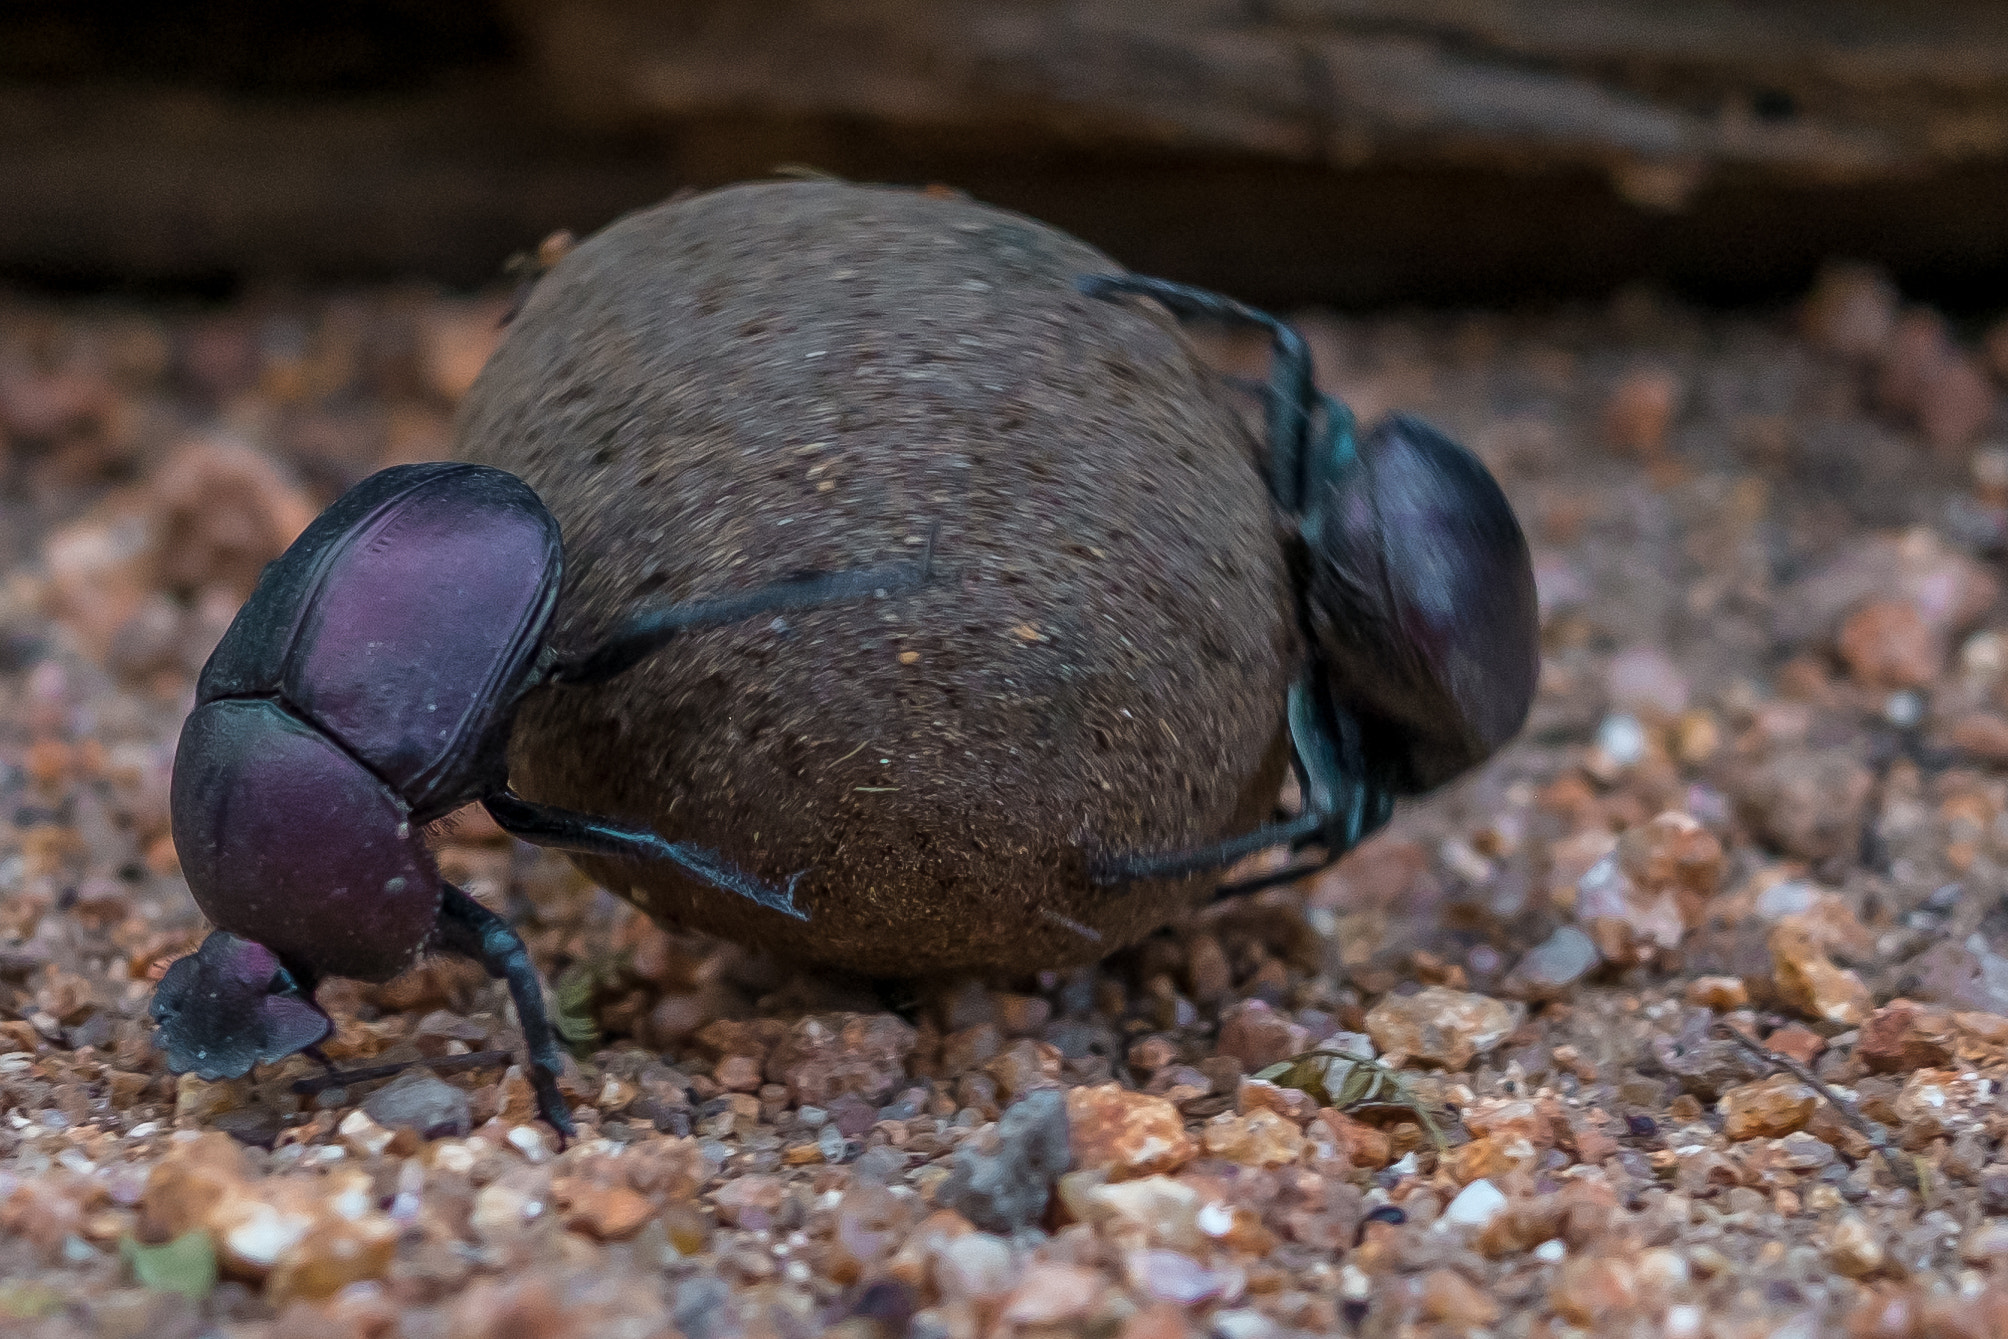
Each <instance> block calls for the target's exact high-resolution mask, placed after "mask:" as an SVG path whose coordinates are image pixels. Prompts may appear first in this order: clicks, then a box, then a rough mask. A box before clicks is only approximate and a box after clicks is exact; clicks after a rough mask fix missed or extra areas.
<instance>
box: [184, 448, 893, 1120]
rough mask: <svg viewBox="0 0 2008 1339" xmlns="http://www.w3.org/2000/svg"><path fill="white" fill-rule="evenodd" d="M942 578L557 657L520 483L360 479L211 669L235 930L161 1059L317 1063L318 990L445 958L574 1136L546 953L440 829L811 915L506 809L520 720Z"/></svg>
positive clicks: (647, 616)
mask: <svg viewBox="0 0 2008 1339" xmlns="http://www.w3.org/2000/svg"><path fill="white" fill-rule="evenodd" d="M929 561H930V560H929V559H928V558H923V559H922V560H921V562H919V563H917V564H900V565H898V566H896V567H889V568H883V569H880V568H868V569H854V570H851V571H847V572H836V573H821V574H805V575H802V576H800V577H796V578H792V579H789V580H785V581H781V582H777V583H775V584H772V585H769V586H765V587H761V588H759V589H756V590H752V591H748V592H744V593H742V594H738V595H733V596H726V597H722V598H719V599H716V600H709V601H697V602H692V603H688V604H682V605H673V606H669V607H666V608H662V609H657V610H651V611H648V612H646V613H643V614H640V615H637V616H635V617H634V618H633V619H632V620H631V621H629V622H628V623H627V624H626V625H624V626H622V627H619V628H616V629H614V630H613V631H612V632H611V633H609V634H607V635H606V636H604V637H603V638H602V639H601V640H600V641H599V642H598V644H597V645H595V646H593V647H590V648H588V649H586V650H584V651H582V652H580V653H578V654H563V653H560V652H559V651H558V650H557V649H556V648H554V647H552V646H549V645H547V644H546V642H545V634H546V632H547V630H548V628H549V626H550V623H551V619H552V614H553V611H554V609H555V607H556V604H557V598H558V590H559V585H560V582H561V579H562V577H563V571H564V552H563V549H562V547H561V545H560V540H559V533H558V523H557V521H556V520H555V519H554V518H553V517H552V515H551V513H550V512H549V511H548V510H546V509H545V506H544V504H543V502H542V500H541V499H539V498H538V496H537V495H536V493H535V492H534V491H532V490H531V488H530V486H529V485H528V484H526V483H524V482H523V481H522V480H521V479H518V478H517V477H516V476H515V475H513V474H510V473H508V472H507V471H504V470H499V469H494V468H492V467H490V466H486V465H469V464H461V463H455V462H439V463H431V464H421V465H400V466H396V467H393V468H391V469H386V470H383V471H380V472H379V473H376V474H373V475H371V476H370V477H369V478H367V479H365V480H363V481H362V482H361V483H359V484H357V485H356V486H355V487H354V488H351V489H350V490H349V491H348V492H347V493H344V494H343V495H342V496H341V497H340V498H338V499H337V500H336V501H335V503H334V505H333V506H331V507H329V508H328V509H327V511H325V512H323V513H322V514H321V515H320V516H319V517H318V518H317V519H316V520H315V521H314V522H313V523H312V524H311V525H309V526H308V527H307V528H306V530H305V531H304V532H302V533H301V535H300V537H299V538H298V539H297V540H295V541H294V543H293V545H292V546H291V547H290V548H288V549H287V550H286V552H285V553H283V554H282V555H280V557H279V558H278V559H277V560H276V561H274V562H273V563H272V564H270V565H269V566H268V567H267V568H266V569H265V571H264V573H263V574H262V575H261V576H260V578H259V581H258V585H257V588H256V589H255V590H254V591H253V592H252V594H251V598H250V600H248V601H247V602H246V603H245V605H244V607H243V609H242V610H240V611H239V612H238V615H237V618H236V620H235V621H234V622H233V623H232V624H231V625H230V628H229V630H228V631H227V632H226V633H225V634H224V636H223V640H222V641H221V642H220V643H218V645H217V647H216V650H215V652H214V653H213V654H211V656H210V657H209V663H208V664H207V665H205V666H204V667H203V670H202V675H201V678H200V679H199V680H198V681H197V684H196V694H195V700H196V706H195V710H194V711H193V712H192V713H191V714H190V716H189V717H188V720H187V722H186V723H185V724H184V726H183V727H182V732H181V743H180V748H179V751H178V752H177V754H176V757H175V763H174V781H173V789H172V808H173V822H174V842H175V848H176V850H177V851H178V852H179V853H180V857H181V866H182V871H183V873H184V874H185V875H186V876H187V879H188V885H189V888H190V889H191V890H192V891H193V892H194V894H195V900H196V902H197V903H198V904H200V906H201V907H202V910H203V912H204V913H205V914H206V915H207V916H208V917H209V919H210V921H211V922H212V923H213V924H214V925H215V926H216V927H217V928H216V933H214V934H212V935H211V936H210V937H209V938H208V940H207V941H205V942H204V943H203V945H202V947H201V948H200V950H198V951H197V952H196V953H194V954H193V955H191V956H189V957H186V958H182V959H181V960H179V961H177V962H175V963H174V964H173V965H172V966H170V967H169V968H168V971H167V974H166V975H165V976H163V977H162V978H161V981H160V985H159V987H158V988H157V989H156V990H155V992H154V998H153V1005H152V1013H153V1016H154V1018H155V1019H156V1020H158V1022H159V1024H160V1028H159V1032H158V1034H157V1035H158V1040H159V1045H160V1046H161V1049H162V1050H163V1051H164V1052H165V1054H166V1056H167V1060H168V1066H169V1068H171V1069H172V1070H174V1072H176V1073H191V1072H192V1073H194V1074H197V1075H199V1076H201V1077H203V1078H205V1079H218V1078H234V1077H236V1076H238V1075H241V1074H244V1073H246V1072H247V1071H249V1070H250V1068H251V1067H252V1066H253V1065H254V1064H260V1063H269V1062H271V1061H274V1060H278V1059H281V1058H283V1057H284V1056H287V1055H291V1054H293V1053H294V1052H297V1051H306V1052H308V1053H309V1054H314V1055H318V1052H317V1051H316V1050H315V1048H316V1047H317V1045H318V1043H319V1042H321V1041H322V1040H323V1039H324V1038H325V1037H326V1036H327V1035H328V1033H329V1031H330V1030H331V1029H332V1027H333V1024H332V1023H331V1022H330V1020H329V1018H328V1016H327V1014H326V1013H324V1012H323V1011H322V1010H321V1009H320V1008H319V1006H318V1005H316V1004H315V1003H314V988H315V985H316V983H317V982H318V981H319V980H320V979H321V978H323V977H328V976H345V977H352V978H356V979H358V980H363V981H388V980H390V979H391V978H392V977H394V976H396V975H397V974H398V973H400V972H402V971H404V970H405V969H406V968H407V967H409V966H411V965H412V963H413V962H414V961H415V960H416V959H417V958H418V956H419V955H420V954H421V953H422V952H424V951H426V950H428V949H438V950H443V951H446V952H451V953H458V954H462V955H464V956H466V957H469V958H472V959H474V960H475V961H477V962H479V963H480V964H481V965H482V966H483V967H485V968H486V969H487V970H488V972H489V974H490V975H491V976H496V977H500V978H502V979H503V980H505V981H506V982H507V983H508V986H509V992H510V995H511V997H512V998H513V999H514V1001H515V1004H516V1012H517V1016H518V1018H519V1019H520V1021H521V1023H522V1028H523V1036H524V1041H525V1043H526V1045H527V1047H528V1050H529V1054H530V1061H531V1075H532V1083H533V1085H534V1087H535V1089H536V1092H537V1099H538V1104H539V1107H540V1108H541V1110H542V1113H543V1115H544V1117H545V1119H546V1120H548V1121H550V1122H551V1124H552V1125H553V1126H555V1127H556V1128H557V1129H558V1130H559V1131H560V1132H561V1133H565V1134H569V1133H570V1132H571V1129H572V1122H571V1115H570V1113H569V1111H568V1110H567V1109H566V1107H565V1104H564V1101H563V1100H562V1098H561V1097H560V1096H559V1093H558V1087H557V1075H558V1071H559V1064H560V1059H561V1057H560V1052H559V1049H558V1042H557V1039H556V1036H555V1035H554V1034H553V1032H552V1029H551V1026H550V1023H549V1021H548V1020H547V1018H546V1016H545V1013H544V1000H543V993H542V987H541V985H540V983H539V981H538V979H537V974H536V970H535V968H534V967H532V965H531V963H530V956H529V953H528V951H527V950H526V949H525V947H524V945H523V941H522V939H521V938H520V937H518V935H517V934H516V932H515V931H514V930H512V929H511V928H510V927H509V926H508V924H507V923H506V922H504V921H503V920H502V919H501V918H500V917H499V916H497V915H496V914H495V913H493V912H491V911H489V910H488V909H487V908H485V907H483V906H482V905H481V904H480V903H478V902H476V901H475V900H474V899H473V898H472V897H470V896H468V895H467V894H466V893H465V892H463V891H462V890H460V889H459V888H456V887H454V886H453V885H452V884H450V883H447V882H446V881H444V880H443V879H442V878H441V877H440V874H439V869H438V867H437V865H436V864H435V863H434V861H433V858H432V854H431V851H430V850H429V849H428V847H427V845H426V842H425V838H424V835H423V829H424V827H425V825H426V824H428V823H430V822H432V821H433V820H435V819H438V818H441V817H444V816H445V815H446V814H448V813H451V812H452V811H453V810H455V809H458V808H460V807H461V806H462V805H465V804H469V803H472V802H475V801H479V802H480V803H481V804H482V805H483V806H484V807H485V808H486V809H487V810H488V812H489V813H490V814H492V815H493V816H494V818H495V821H496V822H497V823H498V824H500V825H501V826H502V827H503V828H504V829H505V830H507V831H508V832H511V833H513V834H515V835H516V836H518V837H521V838H523V839H524V840H526V841H531V842H536V843H538V844H540V845H544V846H552V847H556V848H559V849H561V850H570V851H584V852H591V853H594V854H599V855H611V856H621V857H627V858H631V859H635V860H670V861H674V862H676V863H678V864H680V865H682V866H683V867H684V868H686V869H688V870H689V871H691V872H692V873H694V874H696V875H698V876H699V877H701V878H703V879H705V880H707V881H709V882H710V883H712V884H713V885H715V886H716V887H718V888H719V889H721V890H722V891H724V892H726V893H729V894H732V895H734V896H737V897H743V898H746V899H748V900H749V901H751V902H754V903H756V904H758V905H760V906H763V907H766V908H768V909H770V910H771V911H772V912H773V913H774V914H776V915H780V916H793V917H797V918H800V917H802V916H803V914H804V913H803V912H801V911H800V910H799V909H798V908H797V907H796V906H795V903H794V898H793V892H794V883H795V881H794V880H793V879H791V880H790V881H789V882H788V883H787V884H786V886H782V887H777V886H774V885H772V884H769V883H767V882H764V881H763V880H761V879H759V878H756V877H754V876H752V875H750V874H747V873H746V872H744V871H742V870H739V869H736V868H734V867H733V866H732V865H731V864H730V863H728V862H727V861H726V860H725V859H723V858H722V857H720V856H719V855H718V854H717V853H715V852H713V851H709V850H706V849H704V848H702V847H698V846H693V845H690V844H688V843H683V842H672V841H667V840H664V839H663V838H662V837H660V836H658V835H656V834H655V833H653V832H650V831H648V830H646V829H643V828H637V827H632V826H628V825H624V824H621V823H618V822H614V821H612V820H609V819H605V818H600V817H596V816H593V815H590V814H581V813H574V812H571V811H569V810H564V809H557V808H553V807H551V806H549V805H544V804H538V803H535V802H533V801H530V800H526V799H523V798H522V797H521V796H518V795H516V794H514V793H512V792H511V791H510V789H509V786H508V764H507V752H508V744H509V733H510V727H511V723H512V722H513V720H514V718H515V714H516V708H517V705H518V704H519V703H520V702H521V701H522V698H523V695H524V694H525V693H527V692H529V691H530V690H531V689H532V688H535V687H538V686H539V685H543V684H553V685H561V686H563V685H579V684H592V683H599V682H602V681H604V680H606V679H609V678H611V677H613V676H614V675H617V674H619V673H621V672H622V671H624V670H626V669H628V668H629V667H630V666H632V665H635V664H636V663H638V662H640V661H641V660H642V659H643V658H644V657H646V656H647V655H649V654H650V653H652V652H654V651H655V650H657V649H659V648H660V647H662V646H664V645H665V644H666V643H668V642H669V641H671V640H672V639H673V638H675V637H676V635H677V634H678V633H681V632H683V631H686V630H688V629H692V628H697V627H705V626H715V625H718V624H722V623H729V622H735V621H738V620H740V619H743V618H746V617H749V616H751V615H754V614H760V613H770V612H773V611H777V610H783V609H801V608H806V607H811V606H815V605H820V604H826V603H830V602H833V601H837V600H844V599H851V598H857V597H864V596H870V595H874V594H880V595H889V594H893V593H897V592H902V591H905V590H910V589H912V588H914V587H916V586H918V585H919V584H921V583H922V582H924V581H925V580H927V575H928V563H929ZM800 877H801V876H800V875H799V874H797V875H796V876H795V878H796V879H799V878H800Z"/></svg>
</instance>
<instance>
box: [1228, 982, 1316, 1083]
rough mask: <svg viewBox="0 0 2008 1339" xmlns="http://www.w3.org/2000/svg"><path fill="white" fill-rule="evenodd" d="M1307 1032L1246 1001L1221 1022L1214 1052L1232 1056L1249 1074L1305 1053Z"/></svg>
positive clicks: (1258, 1003) (1258, 1002)
mask: <svg viewBox="0 0 2008 1339" xmlns="http://www.w3.org/2000/svg"><path fill="white" fill-rule="evenodd" d="M1310 1045H1311V1035H1310V1032H1309V1031H1308V1030H1307V1029H1305V1028H1302V1027H1300V1026H1298V1025H1297V1024H1295V1023H1293V1022H1291V1021H1290V1020H1289V1019H1288V1018H1286V1017H1284V1016H1283V1015H1282V1014H1279V1013H1277V1012H1276V1011H1275V1010H1274V1009H1271V1008H1270V1007H1269V1006H1268V1005H1267V1004H1264V1003H1263V1002H1262V1001H1261V1000H1249V1001H1248V1002H1247V1003H1245V1004H1241V1005H1238V1006H1236V1007H1234V1008H1233V1009H1231V1010H1229V1011H1228V1012H1227V1014H1226V1016H1225V1017H1224V1018H1223V1019H1222V1020H1221V1023H1220V1040H1219V1042H1218V1045H1217V1049H1218V1051H1219V1053H1220V1054H1221V1055H1231V1056H1233V1057H1234V1058H1235V1059H1237V1060H1239V1061H1240V1062H1241V1063H1242V1065H1244V1066H1245V1067H1246V1068H1247V1069H1248V1070H1249V1071H1250V1072H1251V1073H1252V1072H1253V1071H1255V1070H1258V1069H1266V1068H1267V1067H1269V1066H1270V1065H1273V1064H1275V1063H1276V1062H1278V1061H1279V1060H1287V1059H1289V1058H1290V1057H1291V1056H1293V1055H1296V1054H1298V1053H1300V1052H1302V1051H1305V1050H1308V1049H1309V1048H1310Z"/></svg>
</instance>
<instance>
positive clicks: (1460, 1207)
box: [1441, 1177, 1506, 1227]
mask: <svg viewBox="0 0 2008 1339" xmlns="http://www.w3.org/2000/svg"><path fill="white" fill-rule="evenodd" d="M1505 1210H1506V1197H1505V1196H1504V1195H1502V1194H1500V1193H1499V1187H1497V1186H1495V1185H1493V1184H1492V1183H1491V1182H1490V1181H1487V1180H1485V1179H1484V1178H1483V1177H1480V1178H1479V1179H1478V1180H1476V1181H1473V1182H1472V1183H1471V1184H1470V1185H1468V1186H1466V1187H1464V1189H1462V1190H1460V1191H1458V1192H1457V1198H1456V1199H1454V1200H1452V1201H1451V1202H1450V1207H1449V1208H1447V1209H1445V1210H1444V1211H1443V1218H1442V1220H1441V1221H1442V1222H1445V1223H1448V1224H1450V1225H1451V1226H1453V1227H1484V1226H1485V1225H1486V1224H1487V1223H1489V1222H1491V1221H1492V1220H1493V1219H1494V1218H1497V1217H1498V1216H1499V1215H1500V1214H1501V1213H1504V1212H1505Z"/></svg>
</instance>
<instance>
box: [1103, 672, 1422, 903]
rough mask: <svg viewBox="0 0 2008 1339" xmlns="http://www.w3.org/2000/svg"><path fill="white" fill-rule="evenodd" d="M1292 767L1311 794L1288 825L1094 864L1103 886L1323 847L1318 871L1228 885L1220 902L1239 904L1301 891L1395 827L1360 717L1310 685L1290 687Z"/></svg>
mask: <svg viewBox="0 0 2008 1339" xmlns="http://www.w3.org/2000/svg"><path fill="white" fill-rule="evenodd" d="M1290 747H1291V765H1292V766H1293V767H1295V768H1296V771H1297V780H1298V784H1299V786H1300V788H1301V789H1302V790H1303V792H1304V811H1303V812H1302V813H1301V814H1299V815H1297V817H1295V818H1293V819H1290V820H1289V821H1288V822H1284V823H1270V824H1266V825H1264V826H1262V827H1259V828H1256V829H1255V830H1254V831H1252V832H1245V833H1243V834H1241V835H1240V836H1238V837H1229V838H1227V839H1226V840H1224V841H1220V842H1215V843H1213V844H1212V845H1210V846H1200V847H1192V848H1189V849H1186V850H1181V851H1167V852H1161V853H1158V854H1155V855H1143V856H1138V855H1128V856H1101V857H1097V858H1096V859H1095V860H1094V861H1092V862H1091V863H1090V866H1089V877H1090V878H1091V879H1093V880H1094V881H1095V882H1096V883H1104V884H1109V883H1130V882H1134V881H1135V880H1138V879H1171V878H1178V877H1181V876H1183V875H1187V874H1197V873H1199V872H1200V871H1201V870H1206V869H1219V868H1221V867H1222V866H1225V865H1231V864H1233V863H1234V862H1235V861H1236V860H1239V859H1241V858H1242V857H1243V856H1248V855H1253V854H1254V853H1255V852H1257V851H1266V850H1268V849H1269V848H1270V847H1274V846H1288V847H1289V848H1290V849H1291V850H1292V851H1297V850H1301V849H1302V848H1304V847H1306V846H1311V845H1316V846H1320V847H1322V848H1323V853H1322V855H1321V857H1320V858H1319V860H1318V861H1317V862H1316V863H1315V864H1309V865H1291V866H1289V867H1287V868H1285V869H1279V870H1272V871H1271V872H1269V873H1267V874H1262V875H1258V876H1256V877H1255V878H1252V879H1246V880H1243V881H1241V882H1239V883H1230V884H1223V885H1221V887H1220V888H1219V889H1218V890H1217V891H1216V892H1215V894H1214V896H1215V899H1216V900H1218V899H1220V898H1227V897H1239V896H1241V895H1242V894H1244V893H1252V892H1255V891H1257V890H1259V889H1262V888H1268V887H1272V886H1273V885H1275V884H1279V883H1294V882H1296V881H1297V880H1298V879H1301V878H1304V877H1306V876H1308V875H1311V874H1315V873H1317V872H1318V871H1319V870H1321V869H1324V868H1325V867H1326V866H1328V865H1330V864H1332V863H1334V862H1335V861H1337V860H1338V859H1339V857H1340V856H1342V855H1344V854H1345V853H1346V852H1348V851H1350V850H1352V849H1353V847H1355V846H1357V845H1359V844H1360V842H1361V841H1362V840H1364V839H1365V838H1366V837H1367V836H1368V835H1369V834H1371V833H1373V832H1374V831H1376V830H1377V829H1378V828H1380V826H1381V825H1382V824H1384V823H1386V822H1387V820H1388V817H1389V815H1390V814H1391V813H1392V812H1393V810H1394V795H1393V793H1392V792H1391V791H1389V790H1388V789H1387V788H1386V787H1385V786H1383V785H1381V784H1379V783H1378V782H1377V781H1375V780H1374V779H1373V778H1372V776H1371V775H1369V769H1368V768H1367V766H1366V762H1365V759H1364V757H1363V756H1362V753H1361V749H1360V742H1359V728H1358V726H1356V725H1355V724H1354V723H1353V721H1352V717H1351V716H1349V715H1348V714H1347V713H1345V712H1344V711H1341V710H1339V709H1338V708H1336V707H1333V706H1332V705H1331V704H1330V702H1328V701H1326V700H1325V699H1324V698H1323V697H1322V695H1321V694H1319V693H1318V692H1317V691H1316V689H1315V688H1314V687H1313V686H1312V684H1311V682H1310V681H1309V680H1307V679H1300V680H1298V681H1297V682H1296V683H1294V684H1292V685H1291V686H1290Z"/></svg>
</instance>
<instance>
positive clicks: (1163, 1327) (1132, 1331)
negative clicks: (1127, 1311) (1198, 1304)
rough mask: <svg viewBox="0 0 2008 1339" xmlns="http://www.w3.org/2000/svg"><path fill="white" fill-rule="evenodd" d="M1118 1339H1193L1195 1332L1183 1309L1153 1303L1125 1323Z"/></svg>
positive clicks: (1164, 1303)
mask: <svg viewBox="0 0 2008 1339" xmlns="http://www.w3.org/2000/svg"><path fill="white" fill-rule="evenodd" d="M1117 1339H1193V1332H1192V1325H1191V1323H1190V1322H1189V1321H1187V1320H1186V1318H1185V1309H1184V1308H1183V1307H1179V1306H1174V1305H1172V1304H1171V1303H1170V1302H1153V1303H1151V1304H1150V1305H1149V1306H1147V1307H1145V1308H1144V1309H1143V1310H1141V1311H1139V1312H1137V1313H1136V1314H1135V1315H1134V1316H1131V1317H1130V1318H1129V1319H1128V1320H1126V1321H1124V1322H1123V1328H1122V1333H1121V1334H1120V1335H1118V1336H1117Z"/></svg>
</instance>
